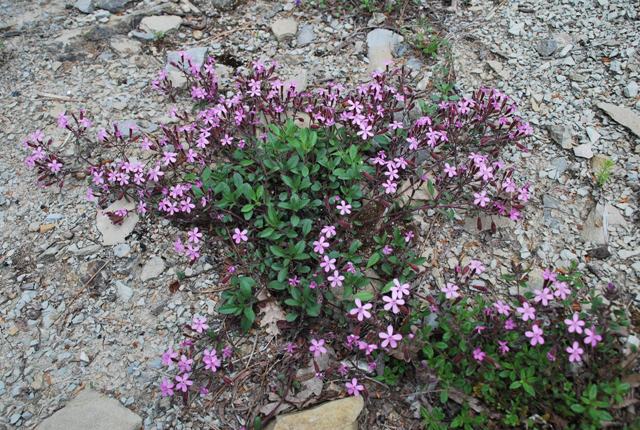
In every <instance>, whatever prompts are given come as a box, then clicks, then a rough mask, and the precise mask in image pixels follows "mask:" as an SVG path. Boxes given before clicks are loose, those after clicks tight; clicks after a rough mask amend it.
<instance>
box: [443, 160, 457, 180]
mask: <svg viewBox="0 0 640 430" xmlns="http://www.w3.org/2000/svg"><path fill="white" fill-rule="evenodd" d="M444 173H446V174H447V176H448V177H450V178H453V177H454V176H456V175H457V174H458V172H457V171H456V167H455V166H450V165H449V163H444Z"/></svg>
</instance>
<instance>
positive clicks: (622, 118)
mask: <svg viewBox="0 0 640 430" xmlns="http://www.w3.org/2000/svg"><path fill="white" fill-rule="evenodd" d="M598 107H599V108H600V109H602V110H603V111H605V112H606V113H607V115H609V116H610V117H611V118H612V119H613V120H614V121H615V122H617V123H618V124H621V125H624V126H625V127H627V128H628V129H629V130H631V132H632V133H633V134H635V135H636V136H638V137H640V116H638V114H636V113H635V112H634V111H632V110H631V109H629V108H628V107H624V106H616V105H612V104H611V103H598Z"/></svg>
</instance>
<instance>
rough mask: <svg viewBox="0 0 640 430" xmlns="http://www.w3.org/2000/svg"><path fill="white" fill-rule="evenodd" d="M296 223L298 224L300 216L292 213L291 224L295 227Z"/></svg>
mask: <svg viewBox="0 0 640 430" xmlns="http://www.w3.org/2000/svg"><path fill="white" fill-rule="evenodd" d="M298 224H300V217H299V216H297V215H294V216H292V217H291V225H292V226H294V227H297V226H298Z"/></svg>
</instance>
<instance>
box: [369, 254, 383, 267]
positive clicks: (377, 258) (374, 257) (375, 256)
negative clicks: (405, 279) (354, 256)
mask: <svg viewBox="0 0 640 430" xmlns="http://www.w3.org/2000/svg"><path fill="white" fill-rule="evenodd" d="M381 258H382V255H380V253H379V252H375V253H373V254H372V255H371V257H369V260H368V261H367V269H369V268H371V267H373V266H375V265H376V264H377V263H378V261H380V259H381Z"/></svg>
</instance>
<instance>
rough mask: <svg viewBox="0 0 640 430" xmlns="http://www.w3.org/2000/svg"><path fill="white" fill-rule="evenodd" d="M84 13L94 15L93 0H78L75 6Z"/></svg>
mask: <svg viewBox="0 0 640 430" xmlns="http://www.w3.org/2000/svg"><path fill="white" fill-rule="evenodd" d="M73 6H74V7H75V8H76V9H78V10H79V11H80V12H82V13H93V11H94V7H93V0H78V1H77V2H76V3H75V4H74V5H73Z"/></svg>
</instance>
